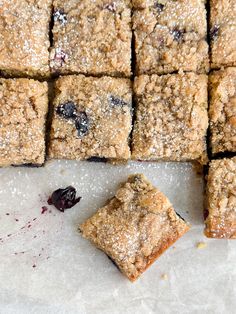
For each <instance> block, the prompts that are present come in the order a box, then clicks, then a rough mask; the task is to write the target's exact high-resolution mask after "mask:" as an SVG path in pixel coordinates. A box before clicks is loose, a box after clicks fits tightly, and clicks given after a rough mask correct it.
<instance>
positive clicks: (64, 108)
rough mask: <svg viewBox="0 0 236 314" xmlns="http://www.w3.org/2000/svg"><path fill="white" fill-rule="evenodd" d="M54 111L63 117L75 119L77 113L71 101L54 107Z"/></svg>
mask: <svg viewBox="0 0 236 314" xmlns="http://www.w3.org/2000/svg"><path fill="white" fill-rule="evenodd" d="M56 113H57V114H58V115H60V116H61V117H63V118H65V119H75V118H76V115H77V109H76V105H75V104H74V103H73V101H67V102H65V103H64V104H60V105H59V106H58V107H57V108H56Z"/></svg>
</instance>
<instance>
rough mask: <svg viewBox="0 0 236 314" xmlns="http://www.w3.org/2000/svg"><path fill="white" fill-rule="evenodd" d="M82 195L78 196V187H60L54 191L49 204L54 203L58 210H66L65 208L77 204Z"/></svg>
mask: <svg viewBox="0 0 236 314" xmlns="http://www.w3.org/2000/svg"><path fill="white" fill-rule="evenodd" d="M80 199H81V197H78V198H76V189H75V188H74V187H73V186H68V187H67V188H65V189H58V190H56V191H54V192H53V193H52V195H51V196H50V197H49V199H48V204H49V205H54V206H55V207H56V208H57V209H58V210H60V211H61V212H64V210H65V209H67V208H71V207H73V206H75V205H76V204H77V203H78V202H79V201H80Z"/></svg>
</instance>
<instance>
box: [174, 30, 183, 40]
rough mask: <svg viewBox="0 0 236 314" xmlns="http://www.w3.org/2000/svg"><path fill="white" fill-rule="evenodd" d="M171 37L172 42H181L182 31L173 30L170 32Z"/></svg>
mask: <svg viewBox="0 0 236 314" xmlns="http://www.w3.org/2000/svg"><path fill="white" fill-rule="evenodd" d="M172 35H173V36H174V40H176V41H182V40H183V36H184V31H182V30H180V29H177V28H175V29H173V31H172Z"/></svg>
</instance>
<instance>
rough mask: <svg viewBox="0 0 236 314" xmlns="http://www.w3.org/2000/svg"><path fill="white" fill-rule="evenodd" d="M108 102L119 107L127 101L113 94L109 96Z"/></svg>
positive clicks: (125, 104)
mask: <svg viewBox="0 0 236 314" xmlns="http://www.w3.org/2000/svg"><path fill="white" fill-rule="evenodd" d="M109 102H110V104H111V106H119V107H123V106H128V104H127V102H125V101H124V100H122V99H120V98H118V97H115V96H113V95H110V96H109Z"/></svg>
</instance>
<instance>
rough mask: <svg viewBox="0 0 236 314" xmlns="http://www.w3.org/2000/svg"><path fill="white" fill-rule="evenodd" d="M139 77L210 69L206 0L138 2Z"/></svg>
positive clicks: (137, 0) (137, 63)
mask: <svg viewBox="0 0 236 314" xmlns="http://www.w3.org/2000/svg"><path fill="white" fill-rule="evenodd" d="M133 4H134V14H133V30H134V34H135V54H136V74H138V75H140V74H167V73H172V72H174V71H179V70H183V71H192V72H197V73H205V72H207V71H208V70H209V60H208V44H207V41H206V37H207V19H206V9H205V1H204V0H191V1H189V0H175V1H173V0H158V1H157V0H134V1H133Z"/></svg>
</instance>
